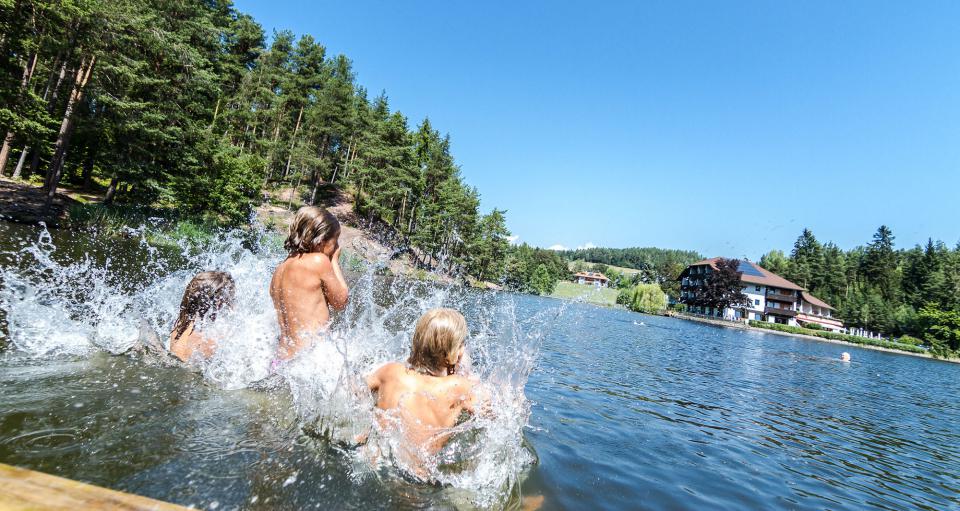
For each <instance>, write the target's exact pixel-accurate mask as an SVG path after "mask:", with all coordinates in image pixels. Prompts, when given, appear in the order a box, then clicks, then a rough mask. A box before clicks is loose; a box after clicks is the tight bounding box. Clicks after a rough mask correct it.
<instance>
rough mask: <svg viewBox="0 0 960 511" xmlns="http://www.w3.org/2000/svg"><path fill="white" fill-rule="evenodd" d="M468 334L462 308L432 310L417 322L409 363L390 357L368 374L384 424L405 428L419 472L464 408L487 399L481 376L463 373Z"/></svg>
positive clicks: (409, 454) (406, 441)
mask: <svg viewBox="0 0 960 511" xmlns="http://www.w3.org/2000/svg"><path fill="white" fill-rule="evenodd" d="M466 334H467V326H466V321H465V320H464V318H463V316H462V315H461V314H460V313H459V312H457V311H455V310H452V309H433V310H430V311H428V312H427V313H426V314H424V315H423V316H422V317H421V318H420V319H419V320H418V321H417V326H416V329H415V331H414V334H413V342H412V344H413V346H412V349H411V354H410V358H409V359H408V360H407V364H402V363H399V362H390V363H388V364H385V365H384V366H382V367H380V368H379V369H377V370H376V371H374V372H373V373H371V374H370V375H369V376H368V377H367V386H368V388H369V389H370V390H371V391H372V392H373V393H374V395H375V399H376V406H377V408H378V409H379V410H380V414H379V418H378V421H379V424H380V426H381V428H383V429H388V428H399V430H400V433H401V434H402V435H403V441H404V444H405V446H406V447H407V449H406V451H407V453H406V454H407V457H408V458H413V459H408V460H407V461H408V462H410V463H411V464H413V466H412V467H410V468H412V469H413V470H414V472H416V473H417V475H419V476H423V475H424V474H423V473H422V467H423V464H424V462H425V459H424V458H425V457H428V456H433V455H435V454H436V453H437V452H438V451H439V450H440V449H441V448H443V446H444V445H445V444H446V442H447V441H448V440H449V438H450V435H451V428H453V427H454V426H455V425H456V423H457V420H458V419H459V418H460V415H461V413H462V412H467V413H469V414H473V413H475V412H476V411H477V407H478V405H480V404H481V403H483V402H485V401H486V399H484V397H483V396H482V395H481V394H480V392H478V390H479V389H478V386H477V382H476V381H475V380H472V379H469V378H466V377H464V376H461V375H459V374H457V367H458V365H459V364H460V362H461V360H462V359H463V356H464V352H465V347H464V339H465V338H466Z"/></svg>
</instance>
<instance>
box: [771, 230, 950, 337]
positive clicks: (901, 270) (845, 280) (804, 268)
mask: <svg viewBox="0 0 960 511" xmlns="http://www.w3.org/2000/svg"><path fill="white" fill-rule="evenodd" d="M895 240H896V238H895V236H894V235H893V232H892V231H891V230H890V228H888V227H887V226H880V228H878V229H877V231H876V233H874V235H873V238H872V239H871V240H870V241H869V242H868V243H867V244H866V245H862V246H858V247H856V248H853V249H851V250H843V249H841V248H840V247H838V246H837V245H836V244H834V243H830V242H827V243H821V242H820V241H819V240H817V238H816V236H814V234H813V232H812V231H810V230H809V229H804V230H803V233H801V234H800V236H799V237H798V238H797V241H796V242H795V243H794V245H793V250H792V251H791V252H790V254H789V255H787V254H785V253H784V252H783V251H780V250H771V251H770V252H768V253H767V254H765V255H764V256H763V257H762V258H761V259H760V262H759V264H760V265H761V266H763V267H764V268H766V269H768V270H770V271H772V272H774V273H777V274H779V275H782V276H784V277H786V278H787V279H789V280H791V281H793V282H794V283H796V284H799V285H800V286H803V287H805V288H807V289H808V290H810V292H812V293H813V294H814V295H816V296H817V297H819V298H822V299H824V300H826V301H827V302H828V303H830V304H831V305H833V306H834V307H836V308H837V312H838V315H839V316H840V317H841V318H842V319H843V321H844V323H845V324H846V325H847V326H850V327H860V328H866V329H869V330H872V331H875V332H880V333H883V334H885V335H892V336H904V335H906V336H911V337H916V338H919V339H921V340H923V341H924V342H925V343H927V344H928V345H930V346H932V347H933V350H934V352H940V353H948V352H951V351H952V352H956V351H957V350H960V244H958V245H957V246H955V247H953V248H950V247H948V246H947V245H946V244H945V243H944V242H942V241H934V240H933V239H929V240H927V243H926V244H924V245H922V246H921V245H916V246H914V247H911V248H900V249H898V248H896V246H895Z"/></svg>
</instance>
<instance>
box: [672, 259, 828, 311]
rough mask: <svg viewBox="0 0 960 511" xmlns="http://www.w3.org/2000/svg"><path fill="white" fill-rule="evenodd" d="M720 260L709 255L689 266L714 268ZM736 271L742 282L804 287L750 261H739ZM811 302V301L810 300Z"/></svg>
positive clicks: (797, 289) (792, 287)
mask: <svg viewBox="0 0 960 511" xmlns="http://www.w3.org/2000/svg"><path fill="white" fill-rule="evenodd" d="M718 260H720V258H719V257H711V258H710V259H704V260H702V261H697V262H695V263H693V264H691V265H690V266H702V265H704V264H708V265H710V267H711V268H713V269H714V270H716V269H717V261H718ZM738 271H740V272H741V273H743V275H742V276H741V277H740V280H741V281H742V282H747V283H750V284H759V285H761V286H768V287H777V288H781V289H792V290H794V291H803V290H804V289H803V288H802V287H800V286H798V285H796V284H794V283H793V282H790V281H789V280H787V279H785V278H783V277H781V276H780V275H777V274H776V273H773V272H771V271H769V270H767V269H765V268H763V267H762V266H760V265H758V264H755V263H751V262H750V261H743V260H741V261H740V267H739V268H738ZM811 303H812V302H811Z"/></svg>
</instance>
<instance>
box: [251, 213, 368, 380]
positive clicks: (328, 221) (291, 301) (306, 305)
mask: <svg viewBox="0 0 960 511" xmlns="http://www.w3.org/2000/svg"><path fill="white" fill-rule="evenodd" d="M339 238H340V222H339V221H337V217H335V216H333V214H332V213H330V212H329V211H327V210H326V209H324V208H319V207H316V206H304V207H302V208H300V209H299V210H298V211H297V213H296V215H294V217H293V222H292V223H291V224H290V233H289V235H288V236H287V240H286V241H285V242H284V244H283V246H284V248H286V249H287V254H288V255H287V258H286V260H284V261H283V262H282V263H280V265H279V266H277V269H276V271H274V273H273V279H272V280H271V281H270V297H271V298H272V299H273V306H274V308H275V309H276V310H277V320H278V321H279V323H280V345H279V348H278V350H277V358H276V359H275V360H274V369H276V366H277V365H279V364H282V363H284V362H286V361H287V360H290V359H292V358H293V357H294V356H295V355H296V354H297V353H299V352H300V351H301V350H303V349H304V348H306V347H307V346H308V345H309V344H310V342H311V336H316V335H317V334H319V333H321V332H322V331H324V330H325V329H326V328H327V324H328V322H329V321H330V311H329V310H328V307H333V308H334V309H336V310H343V309H344V308H345V307H346V306H347V300H348V298H349V295H350V291H349V289H348V288H347V282H346V280H344V278H343V271H342V270H341V269H340V244H339V241H338V240H339Z"/></svg>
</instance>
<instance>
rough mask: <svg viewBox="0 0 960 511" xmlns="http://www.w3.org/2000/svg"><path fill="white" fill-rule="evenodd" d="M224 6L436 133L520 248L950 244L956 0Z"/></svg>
mask: <svg viewBox="0 0 960 511" xmlns="http://www.w3.org/2000/svg"><path fill="white" fill-rule="evenodd" d="M236 5H237V7H238V8H239V9H240V10H242V11H244V12H247V13H250V14H252V15H253V16H254V17H255V18H256V19H257V20H258V21H259V22H260V23H261V24H263V25H264V27H265V28H266V29H267V31H268V32H270V31H271V30H272V29H275V28H276V29H283V28H289V29H291V30H293V31H294V32H295V33H297V34H298V35H300V34H305V33H309V34H312V35H313V36H315V37H316V38H317V39H318V40H319V41H320V42H321V43H323V44H324V45H325V46H326V47H327V48H328V53H331V54H335V53H343V54H345V55H347V56H348V57H350V58H351V59H352V60H353V62H354V70H355V72H356V74H357V78H358V82H359V83H360V84H362V85H364V86H365V87H367V89H368V90H370V91H371V93H372V94H376V93H378V92H379V91H381V90H386V92H387V94H388V96H389V97H390V100H391V104H392V106H393V107H394V108H396V109H399V110H400V111H402V112H403V113H404V114H406V115H407V117H408V118H409V119H410V122H411V125H414V124H417V123H419V122H420V120H422V119H423V118H424V117H425V116H429V117H430V120H431V122H432V123H433V124H434V126H435V127H437V128H438V129H439V130H441V131H442V132H449V133H450V135H451V137H452V139H453V150H454V156H455V157H456V158H457V161H458V162H459V163H460V164H461V166H462V170H463V175H464V177H465V179H466V181H467V182H468V183H470V184H472V185H474V186H476V187H478V188H479V190H480V193H481V195H482V200H483V208H484V209H485V210H489V209H490V208H493V207H497V208H502V209H507V210H508V214H507V218H508V227H509V228H510V230H511V231H513V233H514V234H516V235H518V236H519V237H520V239H521V240H523V241H526V242H529V243H531V244H534V245H539V246H543V247H548V246H551V245H555V244H562V245H564V246H568V247H576V246H578V245H584V244H586V243H588V242H589V243H592V244H595V245H598V246H611V247H628V246H660V247H669V248H686V249H694V250H698V251H700V252H702V253H704V254H706V255H708V256H714V255H723V256H729V257H736V256H747V257H750V258H754V259H755V258H759V256H760V255H761V254H762V253H764V252H766V251H767V250H768V249H770V248H780V249H784V250H789V249H790V248H791V246H792V244H793V241H794V240H795V239H796V237H797V236H798V235H799V234H800V231H801V230H802V229H803V227H809V228H811V229H812V230H813V232H814V234H816V235H817V237H818V238H819V239H820V240H821V241H828V240H832V241H835V242H836V243H838V244H839V245H840V246H841V247H843V248H852V247H853V246H856V245H859V244H864V243H866V242H867V241H868V240H869V239H870V237H871V235H872V234H873V232H874V231H875V230H876V228H877V227H878V226H879V225H880V224H887V225H889V226H890V227H891V228H892V229H893V232H894V234H895V235H896V236H897V244H898V246H911V245H913V244H915V243H919V242H922V241H924V240H926V238H927V237H928V236H930V237H933V238H934V239H942V240H944V241H945V242H947V243H948V244H949V245H954V244H956V243H957V242H958V241H960V30H958V29H957V26H958V21H960V2H956V1H944V2H935V1H924V2H902V1H901V2H883V1H861V2H854V1H843V2H837V1H833V0H831V1H822V2H816V1H804V2H778V1H760V2H703V1H691V2H684V1H673V0H671V1H658V2H650V1H645V2H641V1H625V2H608V3H592V4H590V3H583V2H577V3H561V2H547V1H542V2H527V1H524V2H498V3H494V2H456V1H441V2H415V1H350V2H316V1H308V0H272V1H269V2H267V1H254V0H236Z"/></svg>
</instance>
